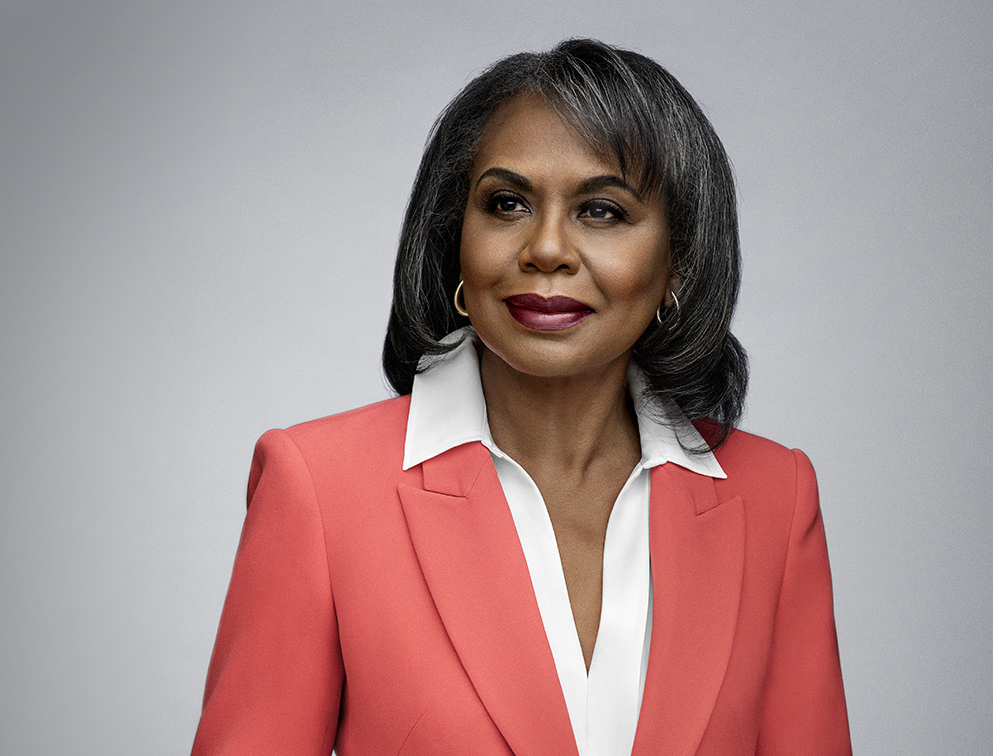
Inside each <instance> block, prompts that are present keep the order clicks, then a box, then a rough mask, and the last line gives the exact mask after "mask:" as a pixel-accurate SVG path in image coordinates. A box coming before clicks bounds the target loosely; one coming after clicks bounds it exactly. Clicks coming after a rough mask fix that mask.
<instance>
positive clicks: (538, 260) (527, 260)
mask: <svg viewBox="0 0 993 756" xmlns="http://www.w3.org/2000/svg"><path fill="white" fill-rule="evenodd" d="M530 226H531V228H530V229H529V230H530V231H531V234H530V236H529V237H528V239H527V243H526V244H525V245H524V248H523V249H522V250H521V254H520V255H519V257H518V261H517V264H518V266H519V267H520V269H521V270H523V271H524V272H525V273H527V272H529V271H540V272H542V273H552V272H554V271H556V270H562V271H565V272H566V273H576V272H577V271H578V270H579V252H578V250H577V248H576V246H575V241H576V240H575V239H573V238H572V234H571V233H570V229H569V218H568V217H566V216H565V214H564V213H562V214H559V213H544V214H542V215H540V216H538V217H537V218H535V219H534V220H532V222H531V224H530Z"/></svg>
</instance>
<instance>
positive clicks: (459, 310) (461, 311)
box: [452, 278, 469, 318]
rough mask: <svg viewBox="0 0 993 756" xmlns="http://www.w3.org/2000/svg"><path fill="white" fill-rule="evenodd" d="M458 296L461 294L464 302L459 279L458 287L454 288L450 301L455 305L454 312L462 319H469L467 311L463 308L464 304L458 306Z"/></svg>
mask: <svg viewBox="0 0 993 756" xmlns="http://www.w3.org/2000/svg"><path fill="white" fill-rule="evenodd" d="M459 294H462V299H463V301H464V300H465V294H464V293H463V292H462V279H461V278H460V279H459V285H458V286H456V287H455V296H454V297H452V301H453V302H454V303H455V312H457V313H458V314H459V315H461V316H462V317H463V318H467V317H469V311H468V310H467V309H466V308H465V305H464V304H459Z"/></svg>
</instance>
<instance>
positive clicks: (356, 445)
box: [259, 395, 410, 469]
mask: <svg viewBox="0 0 993 756" xmlns="http://www.w3.org/2000/svg"><path fill="white" fill-rule="evenodd" d="M409 409H410V396H409V395H407V396H398V397H394V398H392V399H386V400H384V401H381V402H376V403H374V404H368V405H366V406H364V407H358V408H356V409H352V410H347V411H345V412H340V413H336V414H333V415H328V416H326V417H321V418H318V419H316V420H309V421H307V422H304V423H299V424H297V425H292V426H290V427H288V428H286V429H283V430H274V431H269V432H268V433H266V434H265V435H263V436H262V438H261V439H260V440H259V444H260V445H264V444H265V443H266V442H267V439H268V438H269V437H271V436H273V435H278V436H282V437H283V438H284V439H285V440H288V441H290V442H292V444H293V446H294V447H296V450H297V451H298V452H299V453H300V455H302V456H303V458H304V459H305V460H307V461H308V462H309V461H320V462H321V464H322V466H323V465H325V464H328V463H332V464H336V463H343V464H346V465H348V464H351V463H353V462H354V463H362V464H363V465H368V464H370V463H372V464H374V463H375V461H377V460H381V461H387V460H397V465H396V466H397V468H398V469H399V464H400V463H399V460H401V459H402V458H403V444H404V436H405V432H406V428H407V414H408V411H409Z"/></svg>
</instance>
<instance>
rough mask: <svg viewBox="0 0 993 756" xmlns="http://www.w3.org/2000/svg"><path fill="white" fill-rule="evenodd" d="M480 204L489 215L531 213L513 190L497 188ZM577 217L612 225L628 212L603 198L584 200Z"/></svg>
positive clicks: (622, 219)
mask: <svg viewBox="0 0 993 756" xmlns="http://www.w3.org/2000/svg"><path fill="white" fill-rule="evenodd" d="M481 205H482V208H483V210H485V211H486V212H487V213H489V214H490V215H494V216H496V217H498V218H507V219H514V218H519V217H522V216H525V215H530V214H531V208H530V207H529V206H528V204H527V202H526V201H525V199H524V198H523V197H522V196H521V195H519V194H516V193H515V192H509V191H507V190H505V189H498V190H496V191H493V192H488V193H486V194H484V195H483V196H482V197H481ZM578 210H579V212H578V217H579V218H583V219H587V220H589V221H591V222H593V223H596V224H599V225H612V224H614V223H619V222H621V221H626V220H627V219H628V212H627V211H626V210H625V209H624V208H623V207H621V206H620V205H618V204H617V203H616V202H612V201H610V200H606V199H603V198H597V199H591V200H586V201H585V202H583V203H582V204H581V205H579V208H578Z"/></svg>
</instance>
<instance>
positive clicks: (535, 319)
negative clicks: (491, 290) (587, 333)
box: [503, 294, 593, 331]
mask: <svg viewBox="0 0 993 756" xmlns="http://www.w3.org/2000/svg"><path fill="white" fill-rule="evenodd" d="M503 301H504V303H505V304H506V305H507V310H508V311H509V312H510V315H511V317H512V318H513V319H514V320H516V321H517V322H518V323H520V324H521V325H522V326H524V327H525V328H533V329H534V330H536V331H562V330H564V329H566V328H571V327H572V326H574V325H578V324H579V323H582V322H583V321H584V320H586V318H588V317H589V316H590V315H592V314H593V309H592V308H591V307H590V306H589V305H585V304H583V303H582V302H580V301H578V300H576V299H572V298H571V297H559V296H555V297H549V298H548V299H546V298H545V297H543V296H541V295H539V294H517V295H515V296H513V297H507V298H506V299H505V300H503Z"/></svg>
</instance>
